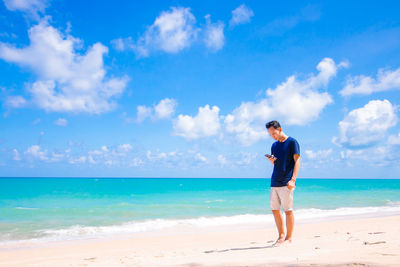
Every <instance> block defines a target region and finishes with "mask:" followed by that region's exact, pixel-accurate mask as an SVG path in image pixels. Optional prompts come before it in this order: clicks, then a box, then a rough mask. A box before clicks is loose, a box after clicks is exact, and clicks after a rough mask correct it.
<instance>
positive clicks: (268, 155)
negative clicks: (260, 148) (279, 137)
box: [265, 154, 275, 159]
mask: <svg viewBox="0 0 400 267" xmlns="http://www.w3.org/2000/svg"><path fill="white" fill-rule="evenodd" d="M265 156H266V157H267V158H272V159H274V158H275V156H274V155H270V154H265Z"/></svg>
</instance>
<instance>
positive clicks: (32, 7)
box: [4, 0, 49, 18]
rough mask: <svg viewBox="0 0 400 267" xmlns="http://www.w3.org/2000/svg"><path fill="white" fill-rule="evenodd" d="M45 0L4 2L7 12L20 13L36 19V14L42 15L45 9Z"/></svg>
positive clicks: (11, 0)
mask: <svg viewBox="0 0 400 267" xmlns="http://www.w3.org/2000/svg"><path fill="white" fill-rule="evenodd" d="M48 2H49V1H47V0H4V4H5V6H6V8H7V9H8V10H11V11H21V12H25V13H28V14H30V15H32V16H33V17H34V18H38V17H39V15H38V13H39V12H40V13H43V12H44V10H45V8H46V7H47V3H48Z"/></svg>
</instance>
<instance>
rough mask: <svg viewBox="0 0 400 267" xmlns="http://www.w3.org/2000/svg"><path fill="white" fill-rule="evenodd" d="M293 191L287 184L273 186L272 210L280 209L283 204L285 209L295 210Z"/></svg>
mask: <svg viewBox="0 0 400 267" xmlns="http://www.w3.org/2000/svg"><path fill="white" fill-rule="evenodd" d="M293 191H294V188H292V189H289V188H288V187H287V186H280V187H271V194H270V205H271V210H280V209H281V206H282V208H283V210H284V211H289V210H293Z"/></svg>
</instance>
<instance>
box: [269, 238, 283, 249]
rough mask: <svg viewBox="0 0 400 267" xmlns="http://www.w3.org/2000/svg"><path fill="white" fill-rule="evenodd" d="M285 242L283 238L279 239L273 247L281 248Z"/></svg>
mask: <svg viewBox="0 0 400 267" xmlns="http://www.w3.org/2000/svg"><path fill="white" fill-rule="evenodd" d="M284 242H285V239H283V238H278V239H277V240H276V241H275V243H274V244H273V245H272V246H274V247H279V246H280V245H282V244H283V243H284Z"/></svg>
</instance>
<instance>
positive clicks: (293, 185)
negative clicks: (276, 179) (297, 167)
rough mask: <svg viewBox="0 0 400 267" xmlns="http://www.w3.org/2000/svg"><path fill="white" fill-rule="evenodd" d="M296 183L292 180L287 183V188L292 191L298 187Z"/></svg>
mask: <svg viewBox="0 0 400 267" xmlns="http://www.w3.org/2000/svg"><path fill="white" fill-rule="evenodd" d="M295 182H296V181H295V180H293V179H291V180H290V181H289V182H288V183H287V187H288V188H289V190H292V189H293V188H295V187H296V184H295Z"/></svg>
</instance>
